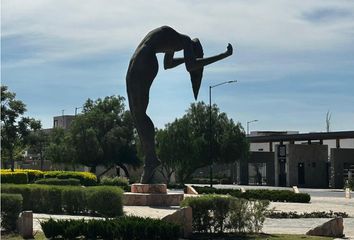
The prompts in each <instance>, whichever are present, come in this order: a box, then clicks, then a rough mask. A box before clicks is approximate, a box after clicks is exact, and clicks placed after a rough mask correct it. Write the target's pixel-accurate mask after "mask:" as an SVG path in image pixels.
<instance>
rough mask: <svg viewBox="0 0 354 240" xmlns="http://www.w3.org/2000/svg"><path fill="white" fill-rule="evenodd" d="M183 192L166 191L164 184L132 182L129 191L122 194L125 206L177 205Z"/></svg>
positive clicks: (181, 198)
mask: <svg viewBox="0 0 354 240" xmlns="http://www.w3.org/2000/svg"><path fill="white" fill-rule="evenodd" d="M183 196H184V194H183V193H168V192H167V187H166V184H141V183H137V184H132V186H131V192H126V193H124V195H123V205H126V206H178V205H179V204H180V202H181V201H182V200H183Z"/></svg>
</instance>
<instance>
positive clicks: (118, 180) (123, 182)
mask: <svg viewBox="0 0 354 240" xmlns="http://www.w3.org/2000/svg"><path fill="white" fill-rule="evenodd" d="M100 185H105V186H117V187H121V188H122V189H123V190H124V191H126V192H128V191H130V187H129V181H128V179H126V178H123V177H113V178H111V177H102V178H101V180H100Z"/></svg>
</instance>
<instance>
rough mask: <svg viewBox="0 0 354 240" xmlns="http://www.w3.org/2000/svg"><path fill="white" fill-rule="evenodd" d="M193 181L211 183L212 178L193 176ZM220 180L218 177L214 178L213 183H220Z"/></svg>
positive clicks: (195, 182)
mask: <svg viewBox="0 0 354 240" xmlns="http://www.w3.org/2000/svg"><path fill="white" fill-rule="evenodd" d="M190 182H191V183H194V184H210V178H192V179H191V180H190ZM219 183H220V181H219V180H217V179H215V178H214V179H213V184H219Z"/></svg>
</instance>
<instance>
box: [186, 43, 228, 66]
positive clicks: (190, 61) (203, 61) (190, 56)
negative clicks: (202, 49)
mask: <svg viewBox="0 0 354 240" xmlns="http://www.w3.org/2000/svg"><path fill="white" fill-rule="evenodd" d="M232 52H233V49H232V45H231V44H230V43H229V44H228V46H227V50H226V51H225V52H224V53H221V54H218V55H215V56H212V57H207V58H197V59H196V58H194V53H193V50H192V49H191V47H189V46H186V48H185V49H184V57H185V62H186V68H187V71H188V72H192V71H195V70H197V69H200V68H202V67H204V66H206V65H209V64H211V63H214V62H217V61H219V60H221V59H224V58H226V57H228V56H230V55H232Z"/></svg>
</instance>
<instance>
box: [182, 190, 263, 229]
mask: <svg viewBox="0 0 354 240" xmlns="http://www.w3.org/2000/svg"><path fill="white" fill-rule="evenodd" d="M181 206H183V207H185V206H190V207H191V208H192V209H193V222H192V226H193V231H194V232H198V233H207V232H208V233H210V232H213V233H223V232H260V231H261V230H262V227H263V223H264V221H265V214H266V212H267V207H268V206H269V201H260V200H256V201H248V200H246V199H238V198H235V197H231V196H226V195H224V196H220V195H204V196H200V197H189V198H185V199H184V200H183V201H182V202H181Z"/></svg>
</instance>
